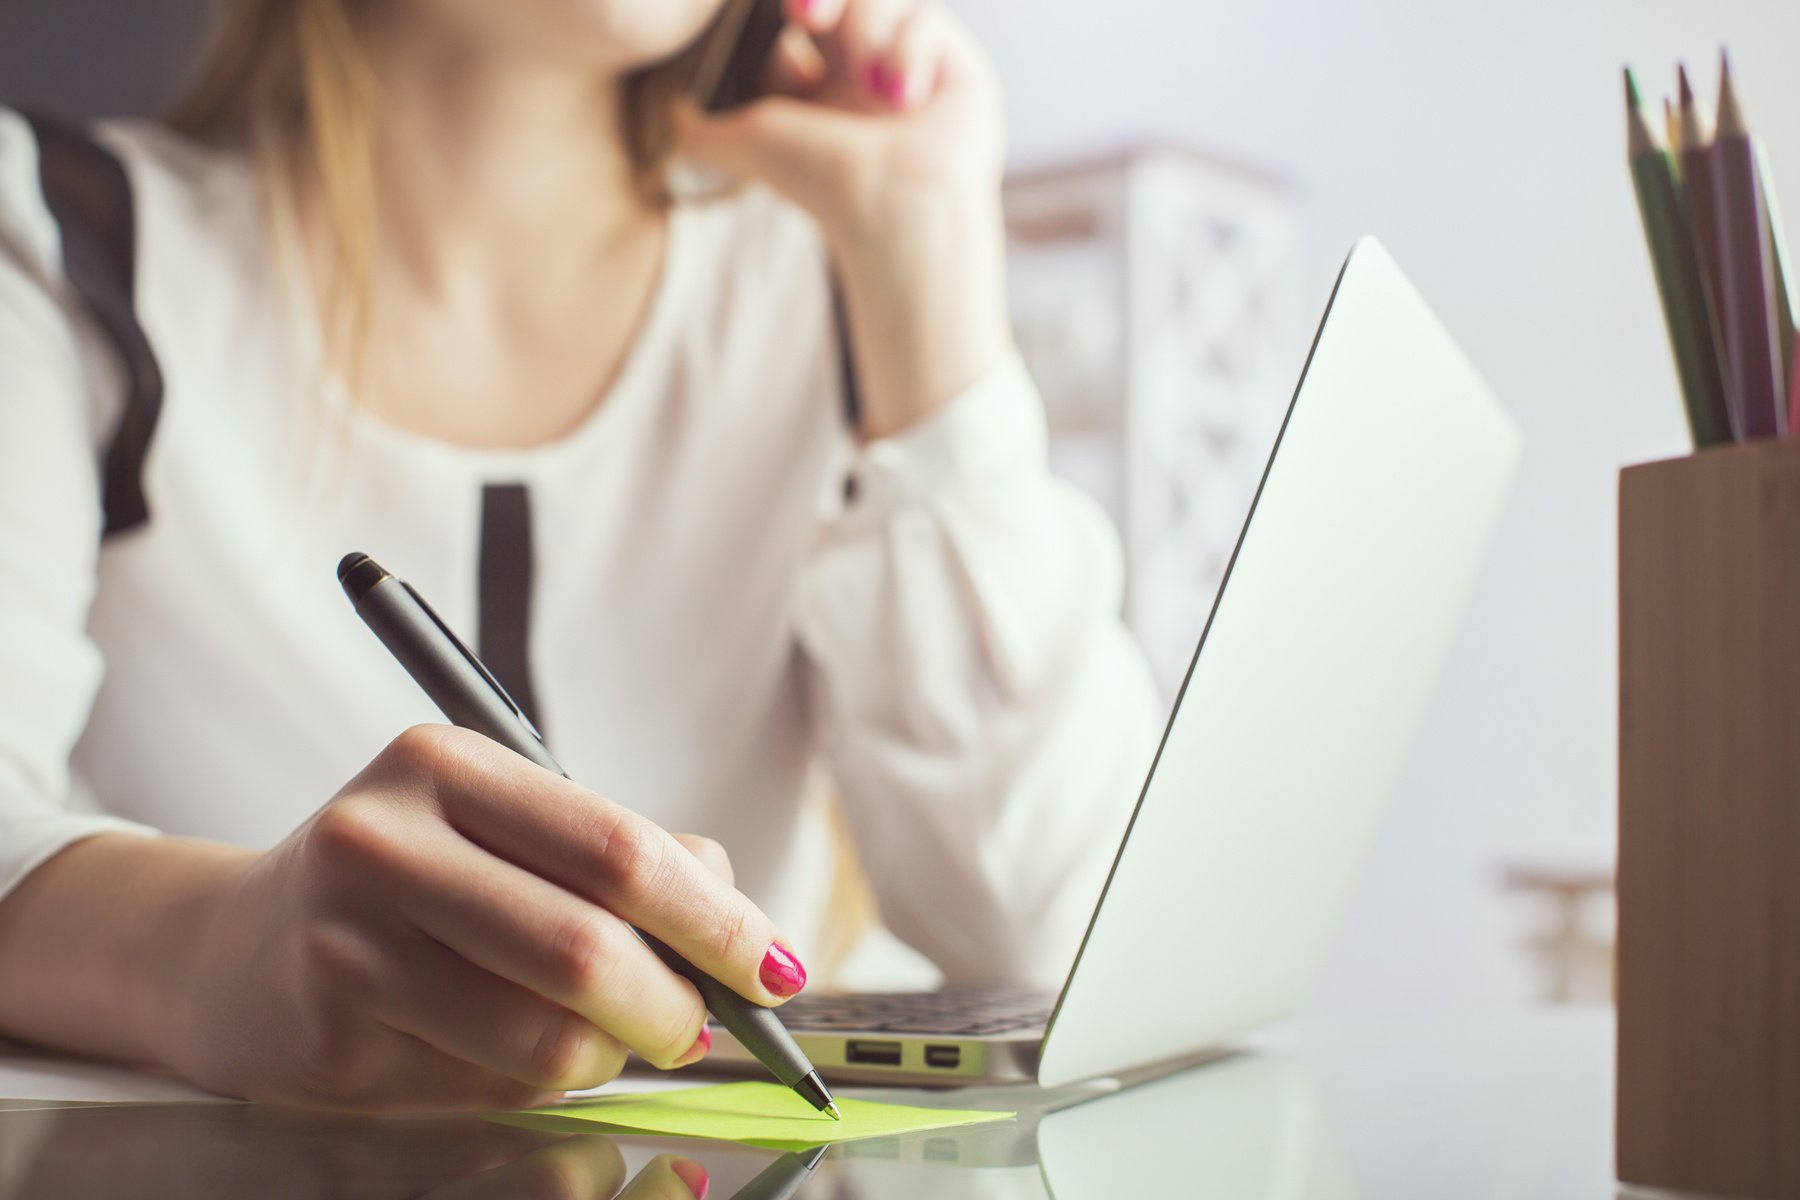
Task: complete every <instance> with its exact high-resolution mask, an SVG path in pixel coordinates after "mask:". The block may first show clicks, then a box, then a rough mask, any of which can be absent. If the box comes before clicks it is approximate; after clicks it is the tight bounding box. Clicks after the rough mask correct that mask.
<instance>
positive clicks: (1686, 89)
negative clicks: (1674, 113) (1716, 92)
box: [1675, 63, 1694, 108]
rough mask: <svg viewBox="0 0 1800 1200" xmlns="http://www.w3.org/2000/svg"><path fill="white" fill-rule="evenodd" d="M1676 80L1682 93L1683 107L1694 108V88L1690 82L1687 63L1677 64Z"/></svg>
mask: <svg viewBox="0 0 1800 1200" xmlns="http://www.w3.org/2000/svg"><path fill="white" fill-rule="evenodd" d="M1675 79H1676V82H1677V84H1678V85H1679V87H1680V91H1681V107H1683V108H1692V107H1693V106H1694V88H1693V85H1692V84H1690V83H1689V82H1688V76H1687V64H1686V63H1676V64H1675Z"/></svg>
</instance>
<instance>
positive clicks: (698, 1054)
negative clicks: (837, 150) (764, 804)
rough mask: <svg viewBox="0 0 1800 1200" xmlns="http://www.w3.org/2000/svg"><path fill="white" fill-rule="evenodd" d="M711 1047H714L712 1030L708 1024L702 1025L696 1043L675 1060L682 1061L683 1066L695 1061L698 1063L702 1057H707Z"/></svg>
mask: <svg viewBox="0 0 1800 1200" xmlns="http://www.w3.org/2000/svg"><path fill="white" fill-rule="evenodd" d="M711 1049H712V1030H710V1029H708V1028H707V1027H706V1026H704V1025H702V1026H701V1027H700V1036H699V1037H697V1038H695V1039H694V1044H693V1045H691V1046H689V1047H688V1048H687V1052H686V1053H684V1054H683V1055H682V1056H681V1057H680V1058H678V1059H676V1060H675V1061H676V1062H678V1063H681V1064H682V1065H683V1066H688V1065H691V1064H693V1063H697V1062H699V1061H700V1060H701V1059H703V1058H705V1057H706V1055H707V1052H708V1051H710V1050H711Z"/></svg>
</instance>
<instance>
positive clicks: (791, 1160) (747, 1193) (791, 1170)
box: [731, 1146, 831, 1200]
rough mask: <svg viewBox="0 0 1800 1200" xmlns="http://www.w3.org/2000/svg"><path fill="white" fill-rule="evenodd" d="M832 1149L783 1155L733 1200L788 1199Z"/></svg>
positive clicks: (823, 1147)
mask: <svg viewBox="0 0 1800 1200" xmlns="http://www.w3.org/2000/svg"><path fill="white" fill-rule="evenodd" d="M830 1149H831V1147H830V1146H820V1147H819V1148H818V1149H816V1150H796V1151H794V1152H793V1153H792V1154H784V1155H782V1156H781V1157H780V1158H778V1159H776V1160H775V1161H774V1162H772V1163H770V1164H769V1165H768V1166H767V1167H764V1168H763V1170H762V1173H761V1174H759V1175H758V1176H757V1177H756V1178H755V1179H752V1180H751V1181H750V1182H749V1183H746V1184H745V1185H744V1186H743V1187H741V1188H739V1189H738V1190H737V1191H735V1192H733V1193H731V1200H788V1197H790V1196H792V1195H793V1194H794V1193H795V1192H797V1191H799V1190H800V1185H801V1184H803V1183H805V1182H806V1181H807V1179H808V1177H810V1176H811V1175H812V1170H813V1168H814V1167H816V1166H818V1165H819V1160H820V1159H821V1158H824V1157H825V1152H826V1151H828V1150H830Z"/></svg>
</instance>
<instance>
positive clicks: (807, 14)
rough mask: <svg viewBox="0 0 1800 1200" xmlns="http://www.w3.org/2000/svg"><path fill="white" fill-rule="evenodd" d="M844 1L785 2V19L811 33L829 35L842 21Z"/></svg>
mask: <svg viewBox="0 0 1800 1200" xmlns="http://www.w3.org/2000/svg"><path fill="white" fill-rule="evenodd" d="M845 2H846V0H787V18H788V20H789V21H791V22H793V23H794V24H795V25H798V26H799V27H800V28H802V29H805V30H807V31H809V32H811V33H829V32H830V31H831V30H833V29H835V28H837V24H838V22H839V21H841V20H843V19H844V5H845Z"/></svg>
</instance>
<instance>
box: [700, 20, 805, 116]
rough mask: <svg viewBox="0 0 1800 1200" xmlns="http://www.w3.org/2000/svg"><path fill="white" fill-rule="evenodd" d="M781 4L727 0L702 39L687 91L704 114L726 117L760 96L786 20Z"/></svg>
mask: <svg viewBox="0 0 1800 1200" xmlns="http://www.w3.org/2000/svg"><path fill="white" fill-rule="evenodd" d="M781 4H782V0H725V6H724V7H723V8H722V9H720V11H719V15H718V17H717V18H716V19H715V20H714V22H713V26H712V28H711V29H709V30H707V32H706V33H705V34H704V35H703V36H702V38H701V44H700V48H699V57H698V60H697V62H696V64H695V67H694V74H693V76H692V78H691V80H690V83H689V88H690V90H691V91H692V93H693V96H694V99H695V100H696V101H698V102H699V104H700V107H701V108H703V109H705V110H706V111H707V112H724V111H725V110H726V109H731V108H737V107H739V106H740V105H744V104H748V103H750V101H752V100H754V99H756V98H757V97H758V96H759V95H761V94H762V87H763V77H764V75H765V73H766V72H767V70H768V65H769V56H770V55H771V54H773V53H774V51H775V42H776V40H777V39H779V38H780V37H781V30H782V27H783V25H785V24H786V22H787V18H786V17H785V16H783V14H782V11H781Z"/></svg>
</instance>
